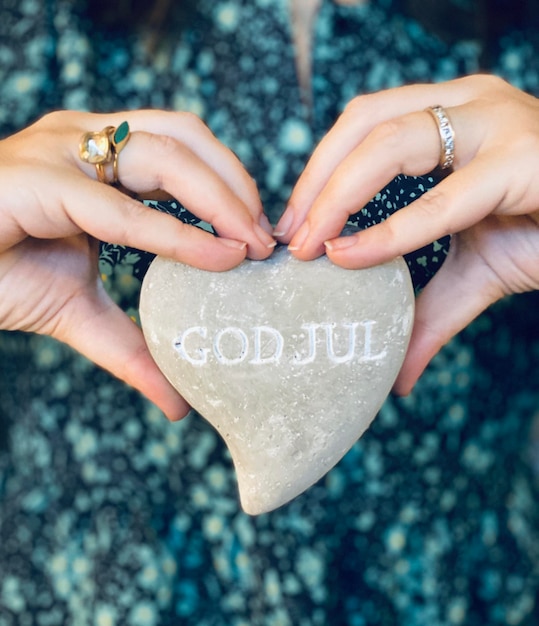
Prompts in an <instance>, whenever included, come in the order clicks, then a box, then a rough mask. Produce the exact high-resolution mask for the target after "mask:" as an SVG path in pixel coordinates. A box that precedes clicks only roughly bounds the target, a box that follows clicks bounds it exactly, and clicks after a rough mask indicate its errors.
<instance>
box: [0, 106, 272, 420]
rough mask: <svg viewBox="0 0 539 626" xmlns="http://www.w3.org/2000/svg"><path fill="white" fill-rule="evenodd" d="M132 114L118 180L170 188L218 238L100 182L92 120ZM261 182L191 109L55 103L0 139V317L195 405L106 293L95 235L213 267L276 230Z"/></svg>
mask: <svg viewBox="0 0 539 626" xmlns="http://www.w3.org/2000/svg"><path fill="white" fill-rule="evenodd" d="M124 120H128V122H129V124H130V127H131V133H132V134H131V137H130V139H129V141H128V143H127V144H126V146H125V148H124V149H123V150H122V152H121V154H120V155H119V158H118V176H119V181H120V182H121V183H122V185H123V186H124V187H125V188H127V189H129V190H131V191H133V192H137V193H143V192H148V191H151V190H155V189H162V190H166V191H167V192H168V193H170V194H171V195H173V196H174V197H175V198H177V199H178V200H180V201H181V202H182V203H183V204H184V205H185V206H186V207H188V208H189V209H190V210H191V211H192V212H193V213H195V214H196V215H197V216H198V217H200V218H201V219H203V220H205V221H207V222H210V223H211V224H212V225H213V226H214V228H215V229H216V231H217V232H218V233H219V235H220V237H214V236H213V235H211V234H209V233H207V232H204V231H202V230H200V229H197V228H195V227H193V226H189V225H186V224H183V223H181V222H180V221H179V220H177V219H175V218H173V217H171V216H170V215H166V214H163V213H160V212H157V211H154V210H151V209H149V208H147V207H145V206H144V205H143V204H142V203H141V202H138V201H136V200H134V199H132V198H130V197H128V196H127V195H125V194H123V193H121V192H120V191H119V190H118V189H116V188H114V187H112V186H109V185H106V184H103V183H100V182H97V181H96V170H95V167H94V166H93V165H89V164H87V163H83V162H82V161H81V160H80V159H79V155H78V146H79V140H80V138H81V136H82V134H83V133H84V132H86V131H92V130H96V131H99V130H101V129H102V128H104V127H105V126H107V125H116V126H117V125H119V124H120V123H121V122H122V121H124ZM268 231H271V228H270V226H269V223H268V221H267V219H266V218H265V217H264V216H263V214H262V207H261V203H260V200H259V196H258V192H257V189H256V186H255V184H254V182H253V181H252V179H251V178H250V177H249V175H248V174H247V173H246V171H245V170H244V169H243V167H242V166H241V165H240V163H239V162H238V160H237V159H236V157H235V156H234V155H233V154H232V153H231V152H230V151H229V150H228V149H226V148H225V147H224V146H223V145H221V144H220V143H219V142H218V141H217V140H216V139H215V137H214V136H213V135H212V134H211V133H210V131H209V130H208V129H207V128H206V127H205V126H204V125H203V123H202V122H201V121H200V120H198V119H197V118H195V117H194V116H192V115H190V114H185V113H165V112H158V111H138V112H128V113H121V114H119V113H118V114H113V115H97V114H90V113H75V112H65V111H64V112H57V113H53V114H50V115H48V116H45V117H44V118H43V119H41V120H40V121H38V122H37V123H36V124H34V125H33V126H30V127H29V128H27V129H25V130H23V131H21V132H20V133H18V134H16V135H13V136H12V137H10V138H8V139H4V140H3V141H0V328H1V329H4V330H23V331H32V332H36V333H41V334H48V335H51V336H53V337H55V338H56V339H59V340H60V341H63V342H65V343H67V344H69V345H70V346H72V347H73V348H75V349H76V350H78V351H79V352H81V353H82V354H84V355H85V356H87V357H88V358H90V359H91V360H93V361H94V362H95V363H97V364H98V365H100V366H102V367H104V368H106V369H108V370H109V371H110V372H112V373H113V374H114V375H115V376H117V377H118V378H120V379H122V380H124V381H125V382H126V383H128V384H130V385H132V386H134V387H136V388H137V389H139V390H140V391H141V392H142V393H144V394H145V395H146V396H147V397H148V398H150V400H152V401H154V402H155V403H156V404H157V405H158V406H159V407H160V408H161V409H162V410H163V411H164V412H165V413H166V414H167V415H168V416H169V417H170V418H171V419H176V418H179V417H182V416H183V415H185V414H186V413H187V411H188V410H189V406H188V405H187V403H186V402H185V401H184V400H183V399H182V398H181V397H180V396H179V395H178V394H177V393H176V391H175V390H174V389H173V388H172V386H171V385H170V384H169V383H168V381H167V380H166V379H165V378H164V376H163V375H162V374H161V372H160V371H159V369H158V368H157V366H156V365H155V363H154V362H153V360H152V358H151V356H150V354H149V352H148V350H147V348H146V344H145V341H144V338H143V335H142V333H141V331H140V329H139V328H138V327H137V326H136V325H135V324H134V323H133V322H132V321H131V320H130V319H129V317H128V316H127V315H125V314H124V313H123V312H122V311H121V310H120V309H119V308H118V307H117V306H116V305H115V304H114V303H113V302H112V300H111V299H110V297H109V296H108V295H107V293H106V292H105V289H104V288H103V285H102V283H101V280H100V277H99V273H98V240H104V241H107V242H111V243H117V244H123V245H127V246H133V247H136V248H139V249H142V250H146V251H149V252H152V253H155V254H161V255H165V256H168V257H171V258H174V259H176V260H178V261H183V262H185V263H188V264H192V265H195V266H197V267H200V268H203V269H208V270H216V271H220V270H226V269H229V268H231V267H234V266H235V265H237V264H239V263H240V262H241V261H242V260H243V259H244V258H245V256H246V254H247V255H248V256H249V257H251V258H254V259H262V258H265V257H267V256H269V255H270V254H271V252H272V248H273V245H274V243H275V242H274V240H273V238H272V237H271V235H269V234H268Z"/></svg>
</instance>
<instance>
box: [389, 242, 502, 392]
mask: <svg viewBox="0 0 539 626" xmlns="http://www.w3.org/2000/svg"><path fill="white" fill-rule="evenodd" d="M495 284H496V283H495V280H494V275H493V273H492V270H491V269H490V267H489V266H488V265H487V264H486V263H484V262H483V261H482V260H481V258H480V257H479V255H477V254H474V251H473V249H471V248H466V246H465V245H462V242H460V241H459V240H458V239H457V240H455V241H454V242H453V243H452V246H451V249H450V251H449V255H448V257H447V259H446V261H445V263H444V264H443V265H442V267H441V268H440V270H439V271H438V273H437V274H436V275H435V276H434V278H433V279H432V280H431V281H430V282H429V283H428V285H427V286H426V287H425V289H424V290H423V291H422V293H421V294H420V295H419V297H418V298H417V301H416V313H415V320H414V328H413V332H412V337H411V339H410V344H409V347H408V351H407V353H406V357H405V359H404V362H403V365H402V367H401V370H400V372H399V375H398V376H397V379H396V381H395V384H394V388H393V390H394V392H395V393H397V394H399V395H406V394H408V393H410V391H411V390H412V388H413V386H414V385H415V383H416V382H417V380H418V378H419V377H420V376H421V374H422V373H423V371H424V369H425V368H426V366H427V365H428V363H429V362H430V360H431V359H432V358H433V357H434V356H435V355H436V354H437V353H438V351H439V350H440V349H441V348H442V346H444V345H445V344H446V343H447V342H448V341H449V340H450V339H451V338H452V337H454V336H455V335H456V334H457V333H459V332H460V331H461V330H462V329H464V328H465V327H466V326H467V325H468V324H469V323H470V322H472V320H474V319H475V318H476V317H477V316H478V315H479V314H480V313H482V312H483V311H484V310H485V309H486V308H487V307H489V306H490V305H491V304H493V303H494V302H495V301H496V300H498V299H500V298H501V297H502V296H503V292H502V290H501V289H499V288H497V287H496V286H495Z"/></svg>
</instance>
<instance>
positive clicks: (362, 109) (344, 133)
mask: <svg viewBox="0 0 539 626" xmlns="http://www.w3.org/2000/svg"><path fill="white" fill-rule="evenodd" d="M481 78H482V77H477V76H476V77H474V79H475V82H472V81H471V80H470V79H469V78H461V79H457V80H454V81H449V82H446V83H440V84H435V85H430V84H429V85H406V86H403V87H397V88H395V89H388V90H386V91H381V92H377V93H374V94H368V95H364V96H359V97H357V98H355V99H354V100H352V101H351V102H350V103H349V105H348V106H347V107H346V109H345V110H344V112H343V113H342V115H341V116H340V117H339V118H338V120H337V122H336V123H335V125H334V126H333V128H332V129H331V130H330V132H329V133H328V134H327V135H326V136H325V137H324V138H323V139H322V141H321V142H320V144H319V145H318V147H317V148H316V150H315V151H314V153H313V155H312V157H311V159H310V160H309V162H308V164H307V166H306V168H305V170H304V172H303V173H302V175H301V176H300V178H299V179H298V182H297V183H296V186H295V187H294V190H293V192H292V195H291V197H290V200H289V204H288V207H287V209H286V211H285V213H284V214H283V216H282V218H281V220H280V221H279V223H278V224H277V226H276V228H275V231H276V234H277V235H278V236H279V238H280V240H282V241H285V242H289V241H290V239H291V238H292V236H293V235H294V233H295V232H296V231H297V229H298V227H299V226H300V224H301V223H302V222H303V221H304V219H305V217H306V216H307V213H308V212H309V210H310V209H311V207H312V205H313V203H314V201H315V200H316V198H317V197H318V196H319V195H320V193H321V192H322V190H323V189H324V187H325V186H326V185H327V183H328V181H329V180H330V179H331V177H332V176H333V174H334V172H335V170H336V169H337V168H338V166H339V164H340V163H341V162H342V161H343V160H344V159H346V158H347V157H348V156H349V155H350V154H351V153H352V152H353V151H354V150H355V149H356V148H357V147H358V146H359V145H360V144H361V143H362V142H363V141H364V140H365V138H366V137H367V136H368V135H369V133H370V132H371V131H372V130H373V129H374V128H375V127H376V126H378V125H379V124H381V123H383V122H386V121H388V120H392V119H394V118H397V117H401V116H403V115H406V114H409V113H413V112H417V111H422V110H423V109H425V108H426V107H428V106H433V105H435V104H439V103H440V102H441V103H443V104H444V105H445V106H446V107H450V106H456V105H458V104H461V103H462V102H465V101H467V100H468V99H469V98H470V97H472V95H473V93H474V92H475V91H476V90H477V87H478V81H480V80H481ZM376 191H378V190H376ZM375 193H376V192H375Z"/></svg>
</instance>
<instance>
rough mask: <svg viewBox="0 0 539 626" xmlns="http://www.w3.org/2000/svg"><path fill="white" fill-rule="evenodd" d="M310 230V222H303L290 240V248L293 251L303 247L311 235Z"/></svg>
mask: <svg viewBox="0 0 539 626" xmlns="http://www.w3.org/2000/svg"><path fill="white" fill-rule="evenodd" d="M309 231H310V228H309V224H308V223H307V222H305V223H304V224H302V226H301V227H300V229H299V230H298V232H297V233H296V234H295V235H294V238H293V239H292V241H291V242H290V245H289V246H288V249H289V250H292V251H295V250H300V249H301V248H302V247H303V244H304V243H305V241H306V240H307V237H308V236H309Z"/></svg>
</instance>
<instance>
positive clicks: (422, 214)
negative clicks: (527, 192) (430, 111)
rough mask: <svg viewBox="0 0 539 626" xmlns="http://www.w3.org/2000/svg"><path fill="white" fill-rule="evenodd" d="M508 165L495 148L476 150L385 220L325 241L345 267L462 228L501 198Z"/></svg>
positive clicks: (389, 255)
mask: <svg viewBox="0 0 539 626" xmlns="http://www.w3.org/2000/svg"><path fill="white" fill-rule="evenodd" d="M506 168H507V164H506V163H505V162H504V160H501V161H500V160H499V159H498V157H497V155H496V154H492V155H482V156H478V157H476V158H475V159H474V160H473V161H472V162H471V163H469V164H468V165H467V166H466V167H464V168H463V169H461V170H459V171H457V172H454V173H453V174H451V175H450V176H448V177H447V178H446V179H445V180H444V181H442V182H441V183H440V184H439V185H437V186H436V187H434V188H433V189H431V190H430V191H428V192H427V193H426V194H424V195H423V196H421V198H419V199H417V200H415V201H414V202H413V203H412V204H410V205H409V206H407V207H405V208H404V209H401V210H400V211H397V212H396V213H394V214H393V215H391V216H390V217H389V218H388V219H387V220H385V221H384V222H381V223H380V224H376V225H375V226H372V227H371V228H368V229H366V230H363V231H360V232H359V233H356V234H355V235H353V236H351V237H343V238H338V239H334V240H329V241H326V249H327V253H328V256H329V257H330V258H331V260H332V261H333V262H334V263H335V264H337V265H341V266H342V267H346V268H360V267H369V266H372V265H378V264H379V263H383V262H385V261H388V260H390V259H392V258H395V257H396V256H399V255H404V254H408V253H409V252H412V251H414V250H418V249H419V248H421V247H423V246H426V245H428V244H429V243H431V242H433V241H436V240H437V239H441V238H442V237H444V236H446V235H452V234H454V233H458V232H460V231H462V230H464V229H465V228H468V227H469V226H471V225H473V224H475V223H477V222H479V221H480V220H481V219H483V218H484V217H485V216H486V215H488V214H489V213H491V212H493V211H495V210H496V208H497V207H498V206H499V205H500V204H501V203H502V202H503V199H504V195H505V192H506V177H505V176H504V174H505V170H506ZM323 235H324V234H323V232H322V233H321V235H320V236H322V237H323Z"/></svg>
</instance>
